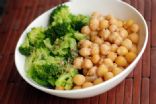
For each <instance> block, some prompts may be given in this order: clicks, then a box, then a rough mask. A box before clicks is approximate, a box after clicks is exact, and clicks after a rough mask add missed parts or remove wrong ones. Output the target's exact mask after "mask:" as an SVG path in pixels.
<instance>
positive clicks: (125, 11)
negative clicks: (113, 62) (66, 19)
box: [15, 0, 148, 98]
mask: <svg viewBox="0 0 156 104" xmlns="http://www.w3.org/2000/svg"><path fill="white" fill-rule="evenodd" d="M64 4H65V5H68V6H69V7H70V10H71V12H72V13H74V14H79V13H80V14H84V15H90V14H91V13H92V12H94V11H98V12H101V13H102V14H103V15H108V14H112V15H114V16H115V17H117V18H120V19H123V20H124V19H133V20H134V21H136V22H137V23H138V24H139V26H140V34H139V35H140V40H139V53H138V55H137V57H136V58H135V60H134V61H133V62H132V63H131V64H130V65H129V66H128V67H127V68H126V69H125V70H124V71H123V72H121V73H120V74H118V75H117V76H115V77H113V78H112V79H110V80H108V81H105V82H104V83H101V84H98V85H95V86H92V87H89V88H85V89H79V90H67V91H60V90H53V89H49V88H46V87H44V86H41V85H39V84H37V83H36V82H34V81H33V80H32V79H31V78H28V77H27V76H26V71H25V65H24V63H25V57H24V56H23V55H21V54H20V52H19V50H18V48H19V46H20V45H21V44H22V43H23V41H24V39H25V37H26V34H27V33H28V32H29V31H30V30H31V28H32V27H39V26H43V27H46V26H47V24H48V20H49V15H50V13H51V12H52V11H53V9H54V8H55V7H54V8H52V9H50V10H48V11H46V12H45V13H43V14H42V15H40V16H39V17H37V18H36V19H35V20H34V21H33V22H32V23H31V24H30V25H29V26H28V27H27V28H26V29H25V30H24V32H23V33H22V35H21V37H20V39H19V41H18V43H17V46H16V49H15V64H16V67H17V70H18V72H19V74H20V75H21V77H22V78H23V79H24V80H25V81H26V82H27V83H29V84H30V85H31V86H33V87H35V88H36V89H39V90H41V91H43V92H46V93H48V94H52V95H55V96H59V97H65V98H86V97H91V96H95V95H98V94H101V93H104V92H106V91H108V90H110V89H111V88H113V87H115V86H116V85H118V84H119V83H120V82H121V81H123V80H124V79H125V78H126V77H127V76H128V75H129V74H130V72H132V70H133V69H134V67H135V66H136V64H137V63H138V61H139V59H140V58H141V56H142V54H143V52H144V50H145V47H146V44H147V40H148V29H147V24H146V22H145V20H144V18H143V16H142V15H141V14H140V13H139V12H138V11H137V10H136V9H135V8H133V7H132V6H130V5H129V4H127V3H124V2H122V1H120V0H75V1H71V2H66V3H64Z"/></svg>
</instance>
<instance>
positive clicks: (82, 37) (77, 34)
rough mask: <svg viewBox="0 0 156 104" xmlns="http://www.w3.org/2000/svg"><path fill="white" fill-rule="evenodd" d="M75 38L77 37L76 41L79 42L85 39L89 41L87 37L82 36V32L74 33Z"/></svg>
mask: <svg viewBox="0 0 156 104" xmlns="http://www.w3.org/2000/svg"><path fill="white" fill-rule="evenodd" d="M74 37H75V39H77V40H78V41H80V40H84V39H87V38H88V37H87V35H84V34H82V33H80V32H75V33H74Z"/></svg>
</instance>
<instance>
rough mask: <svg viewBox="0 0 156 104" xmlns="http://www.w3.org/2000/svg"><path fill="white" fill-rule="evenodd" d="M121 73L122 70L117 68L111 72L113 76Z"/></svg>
mask: <svg viewBox="0 0 156 104" xmlns="http://www.w3.org/2000/svg"><path fill="white" fill-rule="evenodd" d="M121 72H122V69H121V68H119V67H116V68H114V69H113V70H112V73H113V74H114V75H117V74H119V73H121Z"/></svg>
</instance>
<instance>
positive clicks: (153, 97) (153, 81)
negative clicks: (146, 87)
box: [150, 48, 156, 104]
mask: <svg viewBox="0 0 156 104" xmlns="http://www.w3.org/2000/svg"><path fill="white" fill-rule="evenodd" d="M155 62H156V48H153V49H152V52H151V78H150V104H155V102H156V90H155V88H156V64H155Z"/></svg>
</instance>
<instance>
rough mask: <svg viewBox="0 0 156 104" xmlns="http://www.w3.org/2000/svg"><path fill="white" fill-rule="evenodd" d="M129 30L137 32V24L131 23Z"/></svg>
mask: <svg viewBox="0 0 156 104" xmlns="http://www.w3.org/2000/svg"><path fill="white" fill-rule="evenodd" d="M131 30H132V31H133V32H135V33H136V32H138V31H139V25H138V24H133V25H132V26H131Z"/></svg>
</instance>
